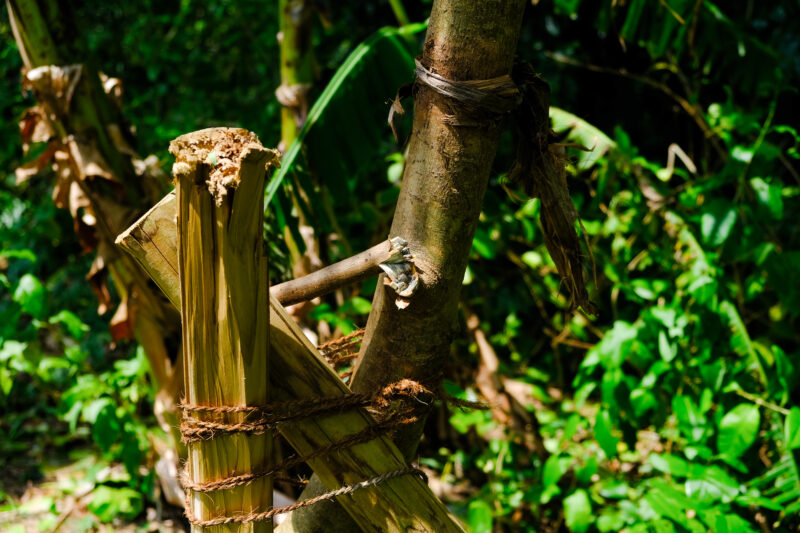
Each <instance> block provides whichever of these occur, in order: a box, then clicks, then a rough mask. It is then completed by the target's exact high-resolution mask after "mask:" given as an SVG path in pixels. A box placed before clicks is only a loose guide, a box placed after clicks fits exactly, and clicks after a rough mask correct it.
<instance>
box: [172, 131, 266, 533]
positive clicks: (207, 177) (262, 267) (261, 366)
mask: <svg viewBox="0 0 800 533" xmlns="http://www.w3.org/2000/svg"><path fill="white" fill-rule="evenodd" d="M170 153H172V154H173V155H174V156H175V158H176V163H175V165H174V166H173V174H174V175H175V180H176V192H177V204H178V274H179V277H180V295H181V320H182V335H183V346H184V350H185V352H184V354H185V357H184V376H185V377H184V383H185V390H186V403H187V404H190V405H198V406H212V407H218V406H245V405H249V406H260V405H266V403H267V401H268V400H269V390H268V383H269V381H268V377H269V376H268V365H267V362H268V357H267V355H268V349H269V335H268V332H269V328H267V327H265V326H266V324H267V323H268V322H269V295H268V274H267V259H266V257H265V256H264V250H263V249H264V244H263V238H262V224H263V206H264V183H265V171H266V166H268V165H270V164H271V163H273V162H274V161H277V157H278V154H277V152H274V151H272V150H267V149H265V148H264V147H263V146H261V143H260V142H259V141H258V138H257V137H256V136H255V135H254V134H252V133H250V132H248V131H246V130H241V129H232V128H212V129H207V130H202V131H197V132H194V133H190V134H187V135H183V136H181V137H179V138H177V139H175V140H174V141H173V142H172V143H171V144H170ZM192 416H195V417H197V418H200V419H201V420H207V421H214V422H223V423H227V424H234V423H240V422H245V421H246V416H247V415H246V414H243V413H224V414H218V413H193V414H192ZM223 417H224V418H223ZM271 451H272V442H271V435H269V434H261V435H248V434H245V433H230V434H223V433H220V434H217V435H215V436H214V438H211V439H207V440H201V441H198V442H190V443H189V446H188V452H189V453H188V459H187V475H188V477H189V479H190V480H191V481H192V482H193V483H195V484H197V483H204V482H208V481H215V480H219V479H223V478H227V477H231V476H235V475H240V474H245V473H248V472H252V471H254V470H261V469H265V468H266V467H268V466H269V464H270V460H271ZM187 503H190V505H189V507H188V509H187V512H191V513H192V515H193V516H194V517H195V518H197V519H198V520H203V521H208V520H213V519H216V518H220V517H234V516H245V515H248V514H250V513H253V512H258V511H265V510H267V509H269V508H270V507H271V504H272V480H271V478H267V477H265V478H261V479H259V480H257V481H255V482H253V483H251V484H249V485H246V486H238V487H234V488H232V489H226V490H220V491H214V492H209V493H200V492H194V491H190V493H189V495H188V499H187ZM192 530H193V531H200V530H202V531H209V530H211V531H259V532H260V531H272V523H271V521H261V522H250V523H245V524H231V525H227V526H213V527H210V528H201V527H199V526H193V528H192Z"/></svg>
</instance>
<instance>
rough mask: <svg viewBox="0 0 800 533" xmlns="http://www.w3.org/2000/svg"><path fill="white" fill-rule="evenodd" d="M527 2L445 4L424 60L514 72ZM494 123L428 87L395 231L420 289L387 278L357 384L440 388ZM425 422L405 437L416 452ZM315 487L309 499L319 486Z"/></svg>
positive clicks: (333, 522)
mask: <svg viewBox="0 0 800 533" xmlns="http://www.w3.org/2000/svg"><path fill="white" fill-rule="evenodd" d="M524 7H525V1H524V0H485V1H482V2H473V1H469V0H435V1H434V3H433V8H432V11H431V18H430V23H429V25H428V33H427V35H426V38H425V44H424V46H423V53H422V56H421V58H420V62H421V64H422V66H424V67H425V68H426V69H428V70H429V71H432V72H434V73H436V74H439V75H440V76H443V77H444V78H447V79H449V80H456V81H468V80H487V79H490V78H496V77H499V76H503V75H507V74H510V72H511V67H512V64H513V60H514V51H515V49H516V43H517V38H518V36H519V30H520V25H521V21H522V14H523V10H524ZM498 118H499V117H497V116H494V117H489V119H488V120H486V119H482V118H481V117H477V118H476V117H475V116H474V115H471V114H469V113H468V110H467V108H465V106H464V105H462V104H460V103H458V102H456V101H455V100H454V99H452V98H450V97H448V96H443V95H442V94H439V93H438V92H436V91H435V90H433V89H432V88H430V87H429V86H427V85H424V84H419V85H418V91H417V94H416V99H415V109H414V126H413V130H412V131H413V134H412V136H411V139H410V144H409V148H408V156H407V158H406V166H405V171H404V173H403V184H402V189H401V192H400V197H399V199H398V201H397V207H396V210H395V215H394V220H393V222H392V228H391V231H390V234H389V236H390V237H393V236H402V237H403V238H404V239H407V240H408V243H409V249H410V250H411V253H412V254H413V256H414V264H415V266H416V269H417V272H418V273H419V277H420V284H419V285H420V286H419V289H418V290H417V292H416V294H415V295H414V296H413V298H411V300H410V305H409V306H408V307H407V308H405V309H400V308H398V306H396V305H395V294H394V291H392V290H391V289H390V288H389V287H387V286H385V285H384V284H383V283H381V282H379V283H378V288H377V290H376V292H375V298H374V300H373V304H372V312H371V313H370V315H369V320H368V322H367V330H366V333H365V336H364V341H363V344H362V347H361V353H360V355H359V358H358V363H357V366H356V370H355V374H354V375H353V381H352V388H353V391H355V392H360V391H367V390H374V389H375V388H376V387H380V386H383V385H385V384H386V383H391V382H393V381H395V380H397V379H399V378H401V377H406V378H410V379H413V380H416V381H420V382H422V383H423V384H425V385H427V386H429V387H432V388H434V389H435V388H436V386H437V384H438V382H439V380H440V372H441V370H442V367H443V365H444V363H445V361H446V360H447V357H448V355H449V353H450V342H451V340H452V338H453V334H454V332H455V329H456V327H457V313H458V301H459V295H460V292H461V284H462V281H463V278H464V271H465V269H466V266H467V260H468V258H469V253H470V249H471V247H472V237H473V234H474V232H475V227H476V226H477V223H478V216H479V215H480V211H481V204H482V201H483V195H484V192H485V190H486V185H487V183H488V179H489V174H490V171H491V166H492V162H493V160H494V157H495V152H496V151H497V144H498V141H499V137H500V133H501V121H500V120H498ZM422 427H423V424H422V423H419V424H417V425H416V426H413V427H409V428H406V429H405V430H404V431H403V432H402V433H401V434H399V435H397V436H396V438H395V442H396V443H397V445H398V447H399V448H400V449H401V450H402V451H403V453H404V454H406V457H410V456H413V454H414V453H415V451H416V448H417V444H418V441H419V437H420V435H421V433H422ZM314 481H315V480H313V479H312V483H310V484H309V487H308V488H307V489H306V490H305V491H304V493H303V497H311V496H313V495H314V494H315V492H316V491H318V490H319V484H318V483H314ZM292 514H293V515H295V516H293V519H292V520H291V521H289V520H287V521H286V522H284V524H282V525H281V527H280V528H279V531H289V530H290V526H289V525H288V524H291V525H292V526H293V527H294V530H295V531H316V530H318V529H319V528H324V529H325V530H326V531H350V530H351V528H352V524H351V523H349V522H347V520H346V519H347V517H346V516H345V515H344V513H342V512H341V510H340V509H336V505H335V504H333V503H326V504H324V505H322V506H313V507H308V508H305V509H299V510H298V511H296V512H294V513H292Z"/></svg>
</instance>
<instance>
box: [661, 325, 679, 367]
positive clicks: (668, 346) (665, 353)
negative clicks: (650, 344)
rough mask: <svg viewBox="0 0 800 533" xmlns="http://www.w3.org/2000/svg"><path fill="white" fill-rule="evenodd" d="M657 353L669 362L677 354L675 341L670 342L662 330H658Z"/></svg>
mask: <svg viewBox="0 0 800 533" xmlns="http://www.w3.org/2000/svg"><path fill="white" fill-rule="evenodd" d="M658 353H659V354H660V355H661V359H663V360H664V362H666V363H669V362H670V361H672V360H673V359H675V356H676V355H678V347H677V346H676V345H675V343H673V342H670V340H669V337H667V332H666V331H664V330H661V331H659V332H658Z"/></svg>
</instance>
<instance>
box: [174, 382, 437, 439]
mask: <svg viewBox="0 0 800 533" xmlns="http://www.w3.org/2000/svg"><path fill="white" fill-rule="evenodd" d="M434 397H435V394H434V393H433V392H431V391H430V390H428V389H427V388H425V387H423V386H422V385H420V384H419V383H417V382H416V381H412V380H410V379H403V380H400V381H398V382H397V383H392V384H391V385H388V386H386V387H384V388H383V389H382V390H381V391H380V392H378V393H377V394H363V393H349V394H344V395H342V396H335V397H321V398H310V399H303V400H289V401H284V402H276V403H272V404H269V405H267V406H264V407H249V406H227V405H223V406H204V405H190V404H186V403H185V402H181V404H180V409H181V410H182V411H183V418H182V420H181V427H180V431H181V438H182V440H183V442H197V441H200V440H207V439H212V438H214V437H216V436H218V435H219V434H231V433H249V434H252V435H260V434H263V433H264V432H265V431H267V430H268V429H271V428H274V427H275V426H276V425H277V424H279V423H280V422H286V421H288V420H297V419H301V418H308V417H310V416H313V415H317V414H322V413H325V412H330V411H337V410H341V409H344V408H347V407H350V408H352V407H367V406H372V407H373V408H375V409H383V408H386V407H388V406H389V404H391V402H393V401H398V400H415V401H418V402H420V403H422V404H428V403H430V400H433V398H434ZM424 398H429V401H427V402H426V401H424ZM196 413H206V414H226V413H247V414H256V415H258V416H260V418H259V419H257V420H252V421H244V422H234V423H229V422H219V421H211V420H200V419H199V418H197V417H196V416H194V415H195V414H196Z"/></svg>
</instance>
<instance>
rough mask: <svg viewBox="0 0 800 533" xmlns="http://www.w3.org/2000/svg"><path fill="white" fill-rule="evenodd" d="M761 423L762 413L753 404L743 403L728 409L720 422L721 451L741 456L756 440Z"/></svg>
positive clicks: (735, 456)
mask: <svg viewBox="0 0 800 533" xmlns="http://www.w3.org/2000/svg"><path fill="white" fill-rule="evenodd" d="M760 423H761V415H760V413H759V411H758V407H757V406H755V405H753V404H750V403H742V404H739V405H737V406H736V407H734V408H733V409H731V410H730V411H728V412H727V413H726V414H725V416H723V417H722V420H720V422H719V433H717V449H718V450H719V453H721V454H723V455H727V456H729V457H732V458H734V459H737V458H739V457H741V455H742V454H743V453H744V452H745V451H746V450H747V448H749V447H750V445H752V444H753V442H754V441H755V440H756V435H758V426H759V424H760Z"/></svg>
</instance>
